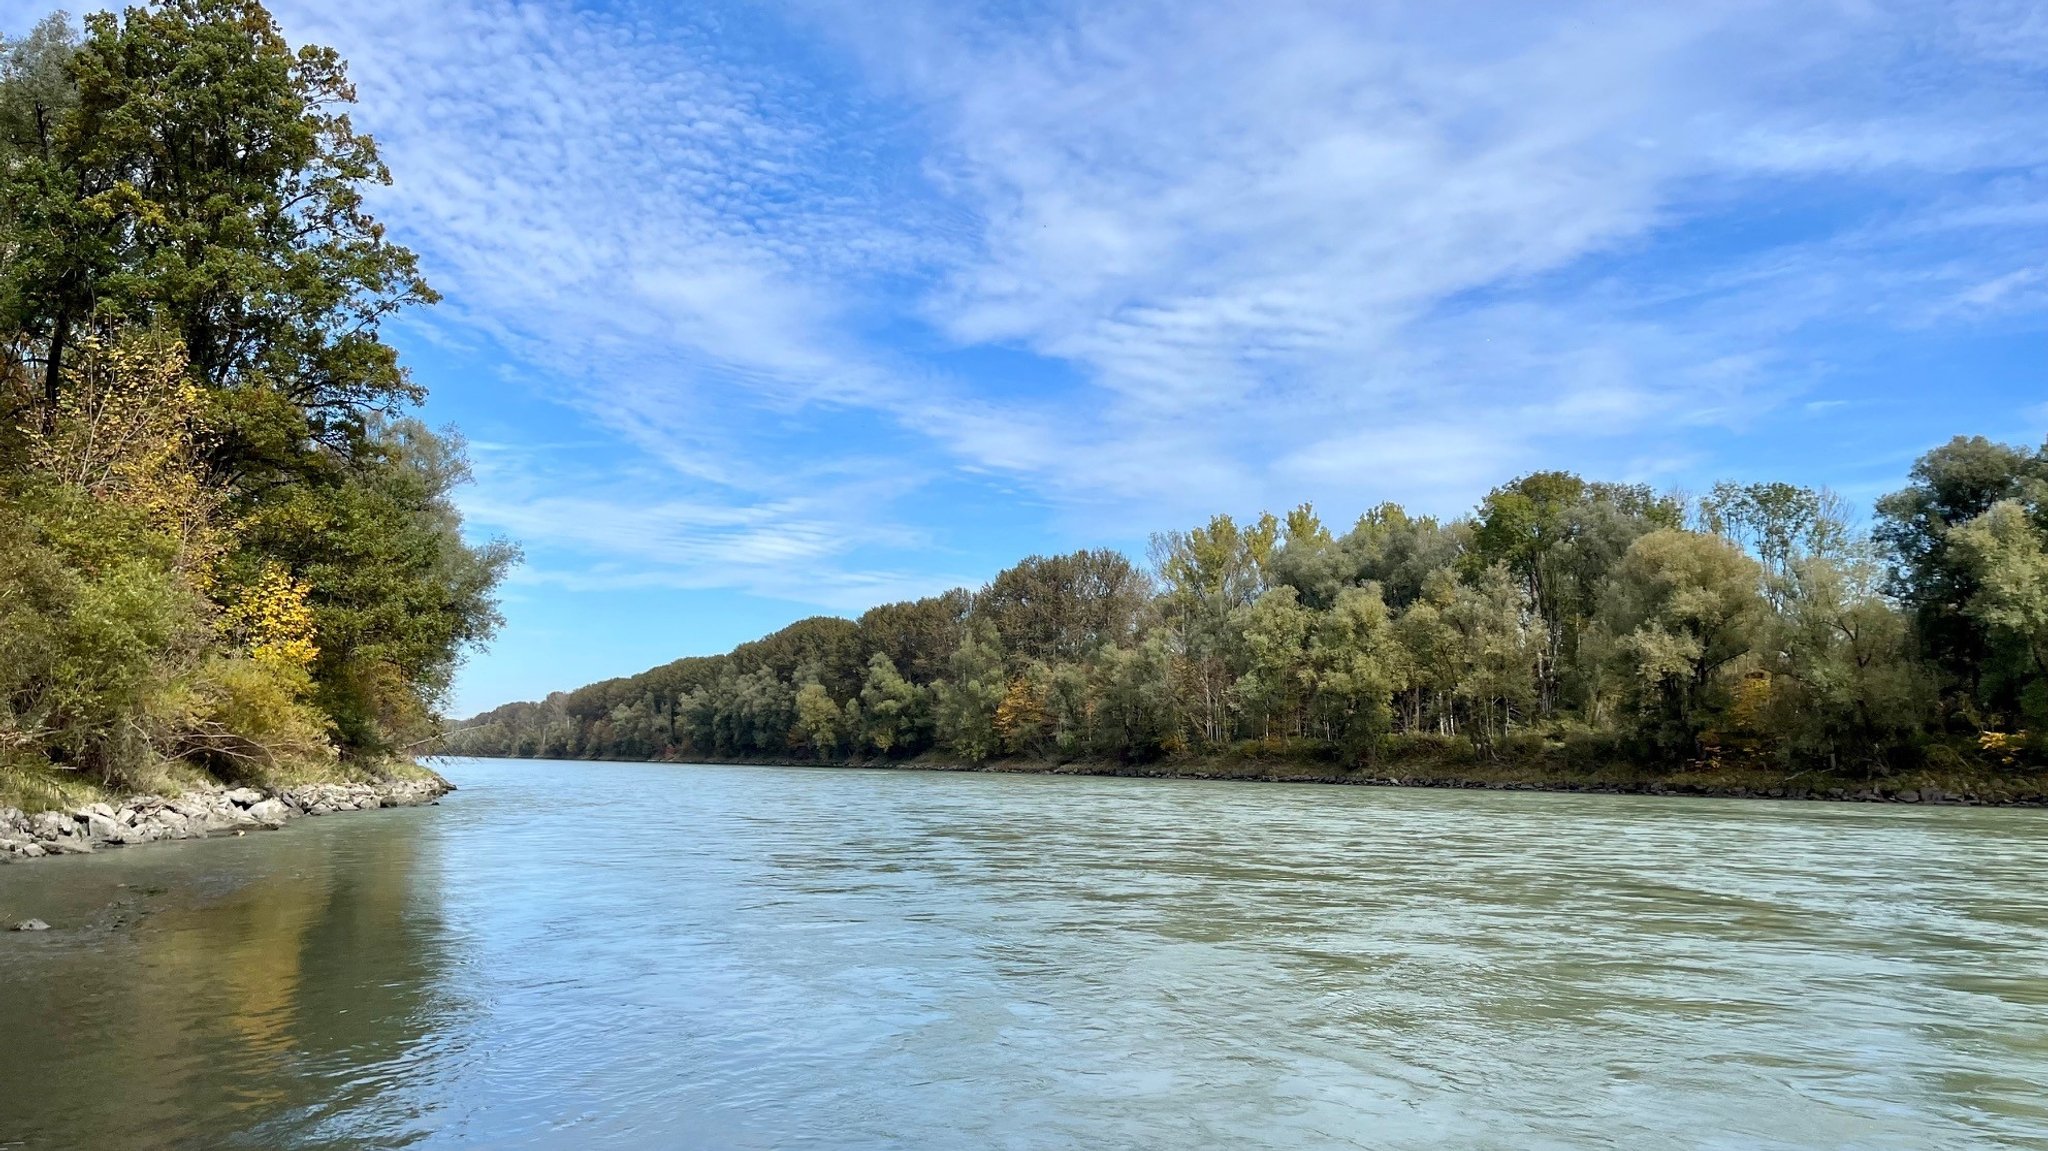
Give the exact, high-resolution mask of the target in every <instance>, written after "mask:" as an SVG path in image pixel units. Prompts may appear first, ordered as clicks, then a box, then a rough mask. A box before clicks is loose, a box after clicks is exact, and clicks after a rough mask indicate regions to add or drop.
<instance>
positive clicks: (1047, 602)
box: [973, 549, 1151, 667]
mask: <svg viewBox="0 0 2048 1151" xmlns="http://www.w3.org/2000/svg"><path fill="white" fill-rule="evenodd" d="M1150 594H1151V589H1150V587H1148V586H1147V583H1146V580H1145V576H1144V574H1143V573H1141V572H1140V571H1138V569H1137V568H1135V567H1133V566H1132V565H1131V561H1130V560H1128V559H1126V558H1124V556H1123V555H1122V554H1121V553H1119V552H1114V551H1109V550H1106V549H1104V550H1097V551H1079V552H1075V553H1073V554H1072V555H1064V556H1050V557H1048V556H1032V557H1030V558H1029V559H1026V560H1025V561H1024V562H1022V563H1020V564H1018V565H1016V566H1015V567H1012V568H1009V569H1007V570H1005V571H1003V572H1002V573H1001V574H999V575H997V576H996V578H995V579H994V580H992V581H990V582H989V585H988V586H987V587H985V588H983V589H982V590H981V593H980V594H979V595H977V596H975V597H974V608H973V614H974V616H975V618H977V619H981V620H985V621H987V622H988V623H989V624H990V625H991V626H992V627H994V628H995V632H996V636H997V638H998V639H999V640H1000V641H1001V642H1002V645H1003V650H1004V651H1005V652H1007V653H1008V654H1009V656H1010V659H1011V660H1012V662H1013V663H1015V664H1017V666H1019V667H1022V666H1023V665H1025V664H1027V663H1030V662H1032V661H1039V662H1044V663H1057V662H1061V661H1072V660H1077V659H1080V658H1081V657H1083V656H1085V655H1087V654H1088V653H1090V652H1092V651H1094V650H1095V649H1096V648H1097V647H1100V646H1102V645H1103V644H1114V643H1127V642H1129V641H1130V639H1131V637H1132V636H1133V635H1135V634H1136V632H1137V626H1138V618H1139V615H1140V614H1141V613H1142V612H1143V611H1144V609H1145V604H1146V601H1147V600H1148V599H1149V598H1150Z"/></svg>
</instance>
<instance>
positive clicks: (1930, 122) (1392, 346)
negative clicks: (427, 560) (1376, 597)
mask: <svg viewBox="0 0 2048 1151" xmlns="http://www.w3.org/2000/svg"><path fill="white" fill-rule="evenodd" d="M9 6H10V7H16V5H13V4H10V5H9ZM274 8H275V10H276V11H277V12H278V14H279V16H280V19H281V20H282V21H283V23H284V24H285V27H286V29H287V32H288V33H289V34H290V35H291V36H292V37H293V39H294V40H298V41H309V40H310V41H315V42H321V43H327V44H331V45H333V46H335V47H337V48H339V49H340V50H341V51H342V52H343V53H344V54H345V55H346V56H347V57H348V58H349V59H350V60H351V62H352V67H353V71H354V75H355V76H356V78H357V80H358V82H359V85H360V88H361V96H362V107H361V108H360V110H359V111H358V113H357V117H356V118H357V120H358V122H359V123H360V124H361V125H363V126H365V127H367V128H368V129H369V130H370V131H372V132H373V133H374V134H375V135H376V136H377V137H378V139H379V140H380V141H381V142H382V143H383V146H384V149H385V154H386V158H387V160H388V161H389V163H390V164H391V167H392V169H393V170H394V172H395V173H396V175H397V180H398V182H397V185H396V186H395V187H394V188H392V189H390V190H388V192H385V193H381V194H380V195H379V197H378V203H377V208H378V211H379V214H380V215H381V216H382V217H383V218H384V219H385V220H386V221H387V222H388V223H389V224H390V225H391V227H392V230H393V232H394V233H395V235H396V236H397V237H398V238H399V239H401V240H402V241H403V242H405V243H407V244H409V245H411V246H412V247H414V248H415V249H417V250H418V251H419V252H420V253H421V255H422V257H423V260H424V263H425V266H426V269H427V271H428V275H429V277H430V279H431V280H432V281H433V282H434V283H435V284H436V286H437V287H439V288H440V289H441V291H442V292H443V293H444V294H445V295H446V297H447V299H446V302H445V303H443V304H442V305H441V306H439V307H437V308H435V309H432V310H431V311H430V312H425V313H422V314H419V315H416V316H413V317H411V318H409V319H407V320H405V321H404V322H402V323H401V324H399V325H398V326H397V327H396V328H394V329H393V331H392V332H391V335H392V336H393V338H394V339H395V340H396V342H397V343H398V344H399V345H400V346H401V348H402V349H403V350H404V352H405V354H406V355H407V357H408V358H409V362H410V363H411V365H412V367H413V370H414V372H415V373H416V374H417V376H418V378H419V379H420V380H421V382H423V383H425V384H426V385H427V386H428V387H429V388H430V389H431V391H432V396H433V398H432V400H431V402H430V404H429V406H428V410H427V414H428V416H429V417H430V418H431V419H433V420H435V421H437V422H439V421H449V422H453V423H455V424H457V425H459V426H460V427H461V429H462V430H463V431H464V432H465V433H466V434H467V436H468V437H469V439H470V442H471V449H472V452H473V455H474V457H475V463H476V476H477V482H476V483H475V485H474V486H473V487H471V488H470V489H469V490H468V491H467V492H466V493H465V495H464V497H463V502H464V507H465V512H466V515H467V517H468V520H469V522H470V524H471V525H472V526H473V527H474V528H475V529H476V530H477V531H478V532H479V533H484V534H493V533H495V534H503V535H507V536H510V537H512V538H514V539H516V540H518V541H519V542H520V543H521V544H523V545H524V547H525V549H526V554H527V563H526V564H525V566H524V567H523V568H521V569H520V570H519V572H518V573H517V574H516V575H514V576H513V577H512V579H511V581H510V583H509V584H508V586H507V587H506V589H505V597H504V598H505V614H506V617H507V621H508V622H507V626H506V628H505V630H504V632H503V634H502V636H501V637H500V638H499V639H498V641H497V642H496V643H495V644H494V645H493V648H492V650H491V651H490V653H489V654H487V655H483V656H479V657H477V658H475V659H473V660H472V661H471V664H470V666H469V667H468V668H467V669H466V670H465V672H464V674H463V676H462V679H461V682H460V685H459V688H458V693H457V698H456V700H455V701H454V705H455V706H454V710H455V711H456V712H457V713H458V714H467V713H468V712H471V711H474V710H477V709H480V708H483V707H488V706H492V705H495V704H497V703H500V702H504V701H506V700H509V699H515V698H534V697H538V696H539V695H541V694H544V693H545V692H547V691H548V690H551V689H556V688H567V687H573V686H576V685H578V684H581V683H584V682H587V681H590V680H593V679H597V678H601V677H603V676H607V675H616V674H625V673H629V672H633V671H637V670H640V669H642V668H645V667H647V666H650V665H652V664H655V663H659V662H663V661H666V660H668V659H672V658H675V657H677V656H680V655H686V654H697V653H706V652H713V651H721V650H725V649H726V648H729V647H730V646H732V645H733V644H734V643H736V642H739V641H742V640H745V639H749V638H752V637H754V636H757V635H760V634H762V633H764V632H767V631H769V630H772V629H773V628H775V627H778V626H780V625H782V624H784V623H787V622H789V621H790V620H793V619H796V618H799V617H802V616H805V615H810V614H815V613H818V612H839V613H847V614H853V613H857V612H858V611H859V610H861V609H862V608H865V607H867V606H869V605H871V604H874V603H877V602H881V601H886V600H891V599H899V598H905V597H910V596H915V595H920V594H926V593H930V592H934V591H938V590H941V589H943V588H946V587H949V586H955V585H960V584H967V585H973V584H978V583H980V582H982V581H983V580H985V579H987V578H988V577H989V576H990V575H992V574H993V573H994V572H996V571H997V570H998V569H1000V568H1001V567H1003V566H1005V565H1006V564H1008V563H1010V562H1013V561H1014V560H1015V559H1017V558H1018V557H1020V556H1022V555H1025V554H1028V553H1032V552H1050V551H1055V550H1067V549H1072V548H1075V547H1081V546H1096V545H1109V546H1118V547H1123V548H1126V549H1128V550H1131V551H1132V552H1133V553H1134V554H1142V548H1143V540H1144V539H1145V537H1146V535H1147V533H1149V532H1150V531H1152V530H1155V529H1159V528H1167V527H1176V526H1186V525H1188V524H1191V523H1194V522H1197V521H1199V520H1201V519H1204V518H1206V517H1207V516H1208V515H1209V514H1211V513H1213V512H1218V511H1228V512H1232V513H1236V514H1240V515H1245V514H1254V513H1256V512H1257V511H1259V510H1260V509H1262V508H1272V509H1275V510H1282V509H1284V508H1286V507H1288V506H1292V505H1293V504H1296V503H1298V502H1300V501H1302V500H1313V501H1314V502H1315V504H1316V505H1317V507H1318V508H1319V509H1320V510H1322V511H1323V512H1324V514H1325V519H1326V520H1330V521H1332V522H1338V523H1347V522H1348V521H1349V520H1350V519H1351V518H1352V517H1354V516H1355V515H1356V514H1357V513H1358V512H1359V511H1360V510H1361V509H1362V508H1364V507H1365V506H1367V505H1369V504H1371V503H1374V502H1377V501H1379V500H1382V499H1396V500H1400V501H1403V502H1405V503H1407V504H1409V505H1410V506H1412V507H1418V508H1421V509H1424V510H1427V511H1432V512H1437V513H1444V514H1455V513H1458V512H1460V511H1463V510H1465V509H1467V508H1469V507H1470V506H1471V505H1472V504H1473V502H1474V501H1475V500H1476V499H1477V498H1478V497H1479V496H1480V495H1482V494H1483V493H1484V492H1485V491H1486V489H1487V488H1489V487H1491V486H1492V485H1494V484H1496V483H1498V482H1500V481H1503V480H1505V479H1508V478H1510V477H1511V476H1513V475H1515V474H1518V473H1520V472H1524V471H1528V470H1531V469H1534V468H1538V467H1545V466H1565V467H1570V468H1572V469H1574V470H1577V471H1580V472H1582V473H1584V474H1587V475H1589V476H1597V477H1601V478H1615V479H1628V480H1641V481H1647V482H1650V483H1653V484H1656V485H1659V486H1666V487H1678V488H1688V489H1693V490H1697V489H1699V488H1702V487H1704V486H1705V485H1707V484H1709V483H1711V482H1713V481H1714V480H1716V479H1721V478H1734V479H1752V478H1759V479H1760V478H1784V479H1790V480H1794V481H1799V482H1804V483H1814V484H1820V483H1825V484H1830V485H1832V486H1834V487H1835V488H1836V489H1837V490H1839V491H1841V492H1843V493H1844V494H1845V495H1847V496H1849V497H1851V498H1852V499H1853V500H1855V501H1857V502H1859V503H1865V504H1867V502H1868V500H1869V499H1870V498H1871V497H1873V496H1875V495H1876V494H1878V493H1881V492H1883V491H1885V490H1889V489H1890V488H1892V487H1895V486H1897V485H1898V483H1899V482H1900V481H1901V479H1902V477H1903V476H1904V474H1905V471H1906V469H1907V468H1908V467H1909V466H1910V463H1911V461H1912V459H1913V457H1914V456H1915V455H1917V454H1918V453H1920V452H1921V451H1923V450H1925V449H1926V448H1928V447H1929V446H1931V445H1933V444H1935V443H1938V442H1940V441H1941V440H1943V439H1946V438H1947V437H1948V436H1950V435H1953V434H1957V433H1970V434H1983V435H1988V436H1992V437H1996V438H2001V439H2007V440H2026V441H2039V440H2040V438H2041V437H2042V436H2043V435H2044V433H2048V7H2044V6H2042V5H2040V4H2038V3H2035V2H2032V0H2010V2H2006V3H2000V2H1998V0H1980V2H1973V3H1967V4H1958V5H1954V6H1948V5H1941V4H1925V3H1885V2H1878V0H1836V2H1826V3H1818V2H1803V0H1765V2H1755V3H1747V2H1716V3H1711V4H1648V5H1608V4H1584V5H1577V4H1570V3H1547V4H1527V3H1519V2H1517V3H1501V4H1487V3H1451V4H1444V3H1406V4H1404V3H1377V4H1375V3H1361V2H1357V0H1351V2H1344V3H1312V2H1297V0H1261V2H1259V3H1257V4H1246V3H1217V4H1204V3H1187V2H1184V0H1183V2H1164V3H1150V2H1123V0H1095V2H1082V3H1062V2H1053V0H1047V2H1036V3H1021V4H1017V3H1012V4H996V5H984V4H976V3H972V2H969V0H953V2H946V3H939V2H933V3H926V2H924V0H890V2H889V3H886V4H871V3H866V4H856V3H844V4H828V3H815V2H811V0H791V2H786V3H784V2H777V0H762V2H759V3H750V4H727V3H720V2H717V0H711V2H708V3H703V4H692V5H687V6H684V5H675V6H671V5H666V4H637V3H625V2H595V0H584V2H570V0H521V2H512V0H433V2H432V3H421V2H420V0H351V2H350V3H348V4H337V3H333V2H331V0H275V3H274ZM22 11H23V12H24V13H26V12H27V11H28V9H27V8H26V7H23V8H22ZM10 23H11V24H12V25H14V26H17V27H18V26H21V25H22V24H24V23H25V19H24V18H21V17H17V18H16V19H14V20H12V21H11V22H10Z"/></svg>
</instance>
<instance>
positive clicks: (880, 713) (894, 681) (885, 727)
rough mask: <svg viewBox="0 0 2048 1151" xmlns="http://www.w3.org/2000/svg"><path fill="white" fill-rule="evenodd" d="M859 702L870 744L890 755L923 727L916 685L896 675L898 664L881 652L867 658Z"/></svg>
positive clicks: (863, 732) (907, 744)
mask: <svg viewBox="0 0 2048 1151" xmlns="http://www.w3.org/2000/svg"><path fill="white" fill-rule="evenodd" d="M860 701H861V716H862V721H863V723H864V725H865V726H864V727H863V728H862V731H861V735H862V738H863V739H864V740H866V742H867V745H868V746H869V747H872V748H874V749H875V750H876V751H877V752H879V753H881V754H882V755H889V754H891V753H892V752H896V751H899V750H902V749H904V748H906V747H909V746H911V745H912V744H914V743H915V742H916V740H917V736H918V731H919V728H920V727H921V726H922V724H921V722H920V721H921V719H922V712H923V707H922V704H923V700H922V697H921V695H920V693H919V691H918V689H917V685H916V684H913V683H911V682H910V681H909V680H907V679H904V678H903V677H902V676H900V675H898V674H896V665H895V664H893V663H891V662H889V657H888V656H886V655H883V654H882V653H881V652H876V653H875V654H874V655H873V656H872V657H870V658H869V660H868V675H867V682H866V683H864V684H862V685H861V689H860Z"/></svg>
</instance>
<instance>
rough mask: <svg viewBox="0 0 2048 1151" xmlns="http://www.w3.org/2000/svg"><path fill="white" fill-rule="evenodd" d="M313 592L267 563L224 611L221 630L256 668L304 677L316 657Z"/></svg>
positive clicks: (318, 652)
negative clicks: (261, 666) (235, 643)
mask: <svg viewBox="0 0 2048 1151" xmlns="http://www.w3.org/2000/svg"><path fill="white" fill-rule="evenodd" d="M312 592H313V588H312V585H310V584H308V583H306V582H305V581H304V580H300V579H295V578H293V576H292V573H291V572H289V571H287V570H286V569H285V567H284V565H283V564H280V563H277V562H275V561H270V562H266V563H265V564H264V565H263V567H262V568H261V569H260V570H259V571H258V572H257V574H256V578H255V579H254V580H251V581H250V582H249V584H248V586H247V587H245V588H243V589H242V594H241V595H240V596H239V597H237V598H236V600H235V602H234V603H232V604H230V605H228V609H227V612H226V613H225V614H224V615H223V616H222V619H221V626H222V630H224V631H225V632H226V633H227V635H228V636H229V637H230V638H231V639H233V640H235V641H237V642H238V643H240V644H241V646H242V647H243V648H244V649H245V650H246V651H247V652H248V653H249V658H251V659H253V660H255V661H256V662H257V663H259V664H262V665H264V666H265V667H268V668H271V669H273V670H275V671H280V672H286V673H299V674H303V673H304V672H305V670H306V669H307V668H309V667H311V666H312V665H313V661H314V659H316V658H318V657H319V655H320V648H319V646H318V645H316V644H315V643H314V642H313V607H312V604H311V603H309V602H308V598H309V597H310V596H311V595H312Z"/></svg>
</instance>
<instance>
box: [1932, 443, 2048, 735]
mask: <svg viewBox="0 0 2048 1151" xmlns="http://www.w3.org/2000/svg"><path fill="white" fill-rule="evenodd" d="M2028 496H2029V502H2026V503H2023V502H2022V501H2020V500H2016V499H2008V500H2000V501H1998V502H1997V503H1995V504H1992V505H1991V507H1990V508H1988V509H1987V510H1986V511H1985V512H1984V514H1983V515H1980V516H1978V517H1977V518H1975V519H1973V520H1971V521H1970V522H1968V523H1966V524H1964V525H1963V526H1961V527H1959V528H1956V529H1955V530H1954V531H1953V532H1951V533H1950V536H1951V542H1952V545H1953V548H1954V552H1955V554H1956V558H1957V559H1958V560H1959V561H1960V563H1961V564H1962V565H1963V567H1964V569H1965V570H1966V571H1967V572H1968V573H1969V582H1970V583H1971V585H1973V593H1972V594H1971V596H1970V598H1969V599H1968V600H1967V601H1966V602H1964V603H1963V605H1962V610H1963V614H1964V616H1965V617H1966V618H1968V619H1969V620H1971V621H1972V622H1973V623H1975V624H1976V625H1977V626H1979V627H1981V628H1983V629H1984V640H1985V646H1986V648H1987V654H1988V663H1989V667H1988V669H1987V670H1988V672H1989V674H1990V675H1991V676H1992V677H1995V679H1996V680H1997V681H1999V682H2000V683H2001V684H2002V685H2003V687H2004V691H2003V692H2002V693H2001V694H2003V695H2005V696H2006V697H2008V698H2011V699H2014V700H2016V701H2017V703H2018V712H2019V715H2018V716H2017V717H2016V718H2018V719H2020V720H2022V721H2023V722H2027V723H2032V724H2036V725H2040V726H2048V481H2036V482H2034V483H2032V484H2030V485H2028ZM2029 503H2031V505H2032V506H2031V507H2030V506H2029Z"/></svg>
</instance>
